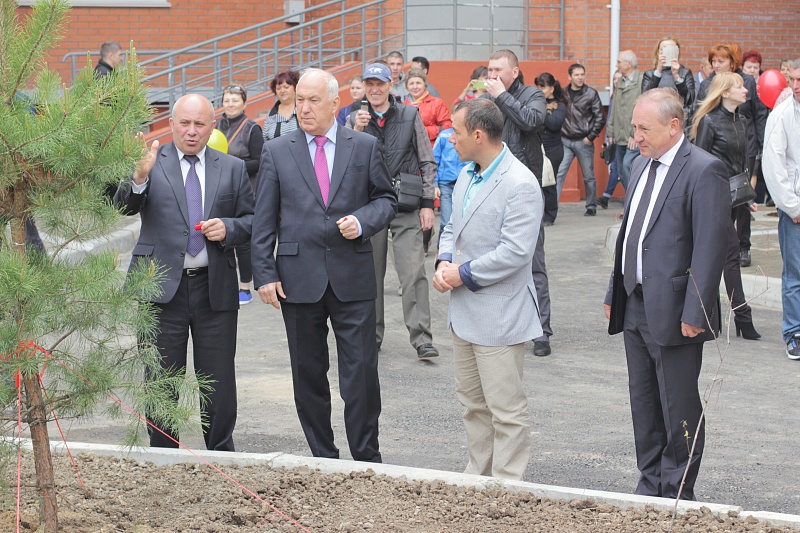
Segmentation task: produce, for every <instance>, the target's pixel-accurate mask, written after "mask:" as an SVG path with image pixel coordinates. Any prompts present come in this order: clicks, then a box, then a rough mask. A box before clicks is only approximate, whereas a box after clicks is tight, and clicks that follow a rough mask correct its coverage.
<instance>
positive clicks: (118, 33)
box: [19, 0, 800, 87]
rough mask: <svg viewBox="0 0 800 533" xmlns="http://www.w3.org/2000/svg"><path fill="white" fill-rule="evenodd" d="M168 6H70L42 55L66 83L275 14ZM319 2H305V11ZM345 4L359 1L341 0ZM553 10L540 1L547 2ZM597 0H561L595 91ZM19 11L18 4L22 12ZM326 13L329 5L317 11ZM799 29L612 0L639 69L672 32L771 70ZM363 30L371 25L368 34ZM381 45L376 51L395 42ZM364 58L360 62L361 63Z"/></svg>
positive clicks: (780, 8)
mask: <svg viewBox="0 0 800 533" xmlns="http://www.w3.org/2000/svg"><path fill="white" fill-rule="evenodd" d="M170 3H171V7H169V8H87V7H76V8H74V9H73V10H72V12H71V13H70V16H69V23H68V25H67V28H66V30H65V35H64V39H63V40H62V41H61V43H60V45H59V46H58V48H57V49H56V50H54V51H53V53H52V54H51V60H50V66H51V68H54V69H56V70H58V71H59V72H60V73H61V74H62V76H63V77H64V78H65V81H66V82H67V83H69V81H70V76H71V74H70V73H69V67H68V66H67V64H65V63H62V62H61V58H62V57H63V56H64V54H66V53H68V52H86V51H92V52H95V51H97V50H98V49H99V47H100V44H102V42H104V41H107V40H116V41H119V42H120V43H122V44H123V46H125V45H126V44H127V43H128V42H129V41H131V40H132V41H133V42H134V44H135V46H136V47H137V48H138V49H149V50H153V49H162V50H163V49H176V48H180V47H183V46H187V45H189V44H192V43H195V42H199V41H202V40H205V39H209V38H212V37H214V36H217V35H220V34H223V33H227V32H230V31H234V30H237V29H240V28H244V27H247V26H249V25H252V24H256V23H257V22H259V21H264V20H269V19H272V18H275V17H278V16H281V15H282V14H283V1H282V0H280V1H264V0H238V1H237V2H220V1H219V0H171V2H170ZM321 3H323V2H322V0H306V5H313V4H321ZM344 3H345V4H346V5H347V6H348V7H353V6H358V5H361V4H362V3H363V2H358V1H355V0H347V1H346V2H344ZM535 4H536V2H532V1H531V4H530V6H531V9H530V11H529V12H530V18H529V20H530V22H529V28H530V33H529V41H530V42H529V47H530V53H529V58H528V59H534V60H553V59H558V51H557V48H554V47H551V46H541V45H542V44H552V43H555V42H557V38H558V37H557V34H555V33H545V32H544V30H547V29H556V28H557V27H558V20H559V18H558V15H559V13H558V10H555V9H552V8H538V7H535ZM553 4H556V2H549V3H548V5H553ZM607 4H608V2H607V0H567V1H566V10H565V14H564V20H565V58H566V59H567V60H575V61H578V62H580V63H584V64H586V65H587V78H588V82H589V83H590V84H592V85H596V86H598V87H602V86H604V85H605V84H606V83H607V78H608V72H609V60H610V58H609V51H608V50H609V43H610V35H609V34H610V16H611V15H610V9H608V8H607V7H606V5H607ZM402 9H403V0H387V2H386V3H385V4H384V5H383V7H382V11H383V12H384V13H388V12H392V11H401V10H402ZM28 10H29V8H19V12H20V13H27V12H28ZM334 12H335V11H334V10H332V9H331V8H329V9H328V10H326V12H325V14H326V15H327V14H331V13H334ZM798 23H800V0H783V1H780V2H778V1H775V0H770V1H765V0H747V1H742V0H739V1H732V0H724V1H721V0H712V1H707V2H693V1H688V0H677V1H674V2H671V3H669V4H667V3H665V2H664V1H663V0H635V1H634V0H622V6H621V22H620V27H621V32H620V47H621V49H627V48H631V49H633V51H634V52H636V54H637V55H638V56H639V60H640V68H642V69H643V70H644V69H646V68H650V65H651V59H650V57H651V53H652V48H653V46H654V44H655V41H656V40H657V39H658V38H659V37H660V36H663V35H666V34H672V35H674V36H676V37H677V38H678V39H679V40H680V41H681V47H682V50H681V56H682V58H683V59H684V61H685V63H686V65H687V66H688V67H689V68H691V69H692V70H696V69H697V65H698V62H699V58H700V57H701V56H702V55H703V54H704V53H705V52H706V50H707V49H708V47H709V46H710V45H712V44H714V43H715V42H719V41H733V42H737V43H739V44H740V45H741V46H742V48H743V49H744V50H748V49H751V48H755V49H758V50H759V51H760V52H761V54H762V56H763V57H764V62H765V67H767V68H776V67H777V66H778V62H779V60H780V59H781V58H784V57H794V56H800V50H798V49H797V40H796V38H795V34H796V30H794V28H796V27H797V26H798ZM402 24H403V17H402V16H401V15H400V14H398V15H397V16H396V17H394V18H393V19H392V20H387V21H386V22H385V23H384V24H383V26H384V27H383V31H384V35H390V34H395V33H399V32H401V31H402ZM368 29H370V30H372V29H374V28H368ZM399 44H400V41H399V40H398V41H395V42H391V43H385V44H384V47H383V49H384V50H388V49H391V48H393V47H395V46H399ZM368 59H369V58H368Z"/></svg>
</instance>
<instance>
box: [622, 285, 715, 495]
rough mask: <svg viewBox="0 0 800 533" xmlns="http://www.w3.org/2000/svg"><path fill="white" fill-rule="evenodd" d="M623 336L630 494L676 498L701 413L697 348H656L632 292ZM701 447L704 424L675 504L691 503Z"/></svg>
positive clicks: (700, 359) (699, 345)
mask: <svg viewBox="0 0 800 533" xmlns="http://www.w3.org/2000/svg"><path fill="white" fill-rule="evenodd" d="M655 320H658V317H655ZM624 336H625V355H626V358H627V361H628V387H629V390H630V397H631V416H632V418H633V436H634V441H635V443H636V464H637V466H638V468H639V471H640V472H641V475H640V477H639V483H638V485H637V487H636V494H641V495H644V496H661V497H664V498H676V497H677V496H678V489H679V488H680V485H681V479H682V478H683V473H684V471H685V470H686V466H687V464H689V450H690V447H691V446H692V444H693V443H694V435H695V431H696V429H697V425H698V423H699V421H700V414H701V413H702V410H703V405H702V403H701V401H700V393H699V392H698V389H697V380H698V378H699V377H700V368H701V366H702V363H703V343H701V342H696V343H691V344H684V345H680V346H659V345H658V344H656V342H655V341H654V340H653V337H652V335H651V334H650V326H649V325H648V323H647V316H646V315H645V310H644V299H643V297H642V296H641V295H639V294H637V293H636V292H635V291H634V292H633V293H631V295H630V296H629V297H628V303H627V306H626V307H625V329H624ZM685 432H688V434H689V436H688V438H687V437H686V436H685ZM704 444H705V424H703V426H702V427H701V428H700V432H699V434H698V435H697V442H696V446H695V449H694V453H693V455H692V460H691V465H690V466H689V472H688V474H687V476H686V485H685V486H684V488H683V491H682V492H681V499H684V500H694V499H695V495H694V484H695V481H696V480H697V474H698V472H699V470H700V459H701V458H702V456H703V447H704Z"/></svg>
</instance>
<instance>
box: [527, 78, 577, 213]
mask: <svg viewBox="0 0 800 533" xmlns="http://www.w3.org/2000/svg"><path fill="white" fill-rule="evenodd" d="M534 83H536V86H537V87H539V88H540V89H541V90H542V92H543V93H544V96H545V98H546V99H547V114H546V115H545V118H544V130H542V146H543V147H544V155H546V156H547V159H549V160H550V163H552V165H553V171H554V172H558V167H559V166H561V160H562V159H564V145H563V144H562V143H561V126H563V125H564V119H566V118H567V105H569V100H567V97H566V96H564V90H563V89H562V88H561V84H560V83H558V80H557V79H555V77H554V76H553V75H552V74H550V73H549V72H542V73H541V74H539V75H538V76H537V77H536V80H535V82H534ZM542 195H543V196H544V215H543V216H542V224H544V225H545V226H552V225H553V222H555V220H556V214H558V190H557V188H556V186H555V185H551V186H549V187H542Z"/></svg>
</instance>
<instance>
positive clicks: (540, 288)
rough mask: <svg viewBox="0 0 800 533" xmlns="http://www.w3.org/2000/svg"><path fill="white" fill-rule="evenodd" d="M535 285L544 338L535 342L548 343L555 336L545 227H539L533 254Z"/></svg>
mask: <svg viewBox="0 0 800 533" xmlns="http://www.w3.org/2000/svg"><path fill="white" fill-rule="evenodd" d="M531 266H532V268H531V270H532V272H533V285H534V286H535V287H536V301H537V302H538V304H539V319H540V321H541V323H542V336H541V337H539V338H536V339H533V340H535V341H548V340H550V337H551V336H552V335H553V330H552V328H550V284H549V282H548V281H547V265H545V263H544V226H541V225H540V226H539V237H538V238H537V239H536V250H535V251H534V252H533V263H532V265H531Z"/></svg>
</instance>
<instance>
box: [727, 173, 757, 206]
mask: <svg viewBox="0 0 800 533" xmlns="http://www.w3.org/2000/svg"><path fill="white" fill-rule="evenodd" d="M730 182H731V207H732V208H733V207H739V206H740V205H743V204H746V203H748V202H750V201H752V200H754V199H755V197H756V191H755V189H753V186H752V185H750V172H749V171H748V170H745V171H744V172H740V173H739V174H736V175H735V176H732V177H731V178H730Z"/></svg>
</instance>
